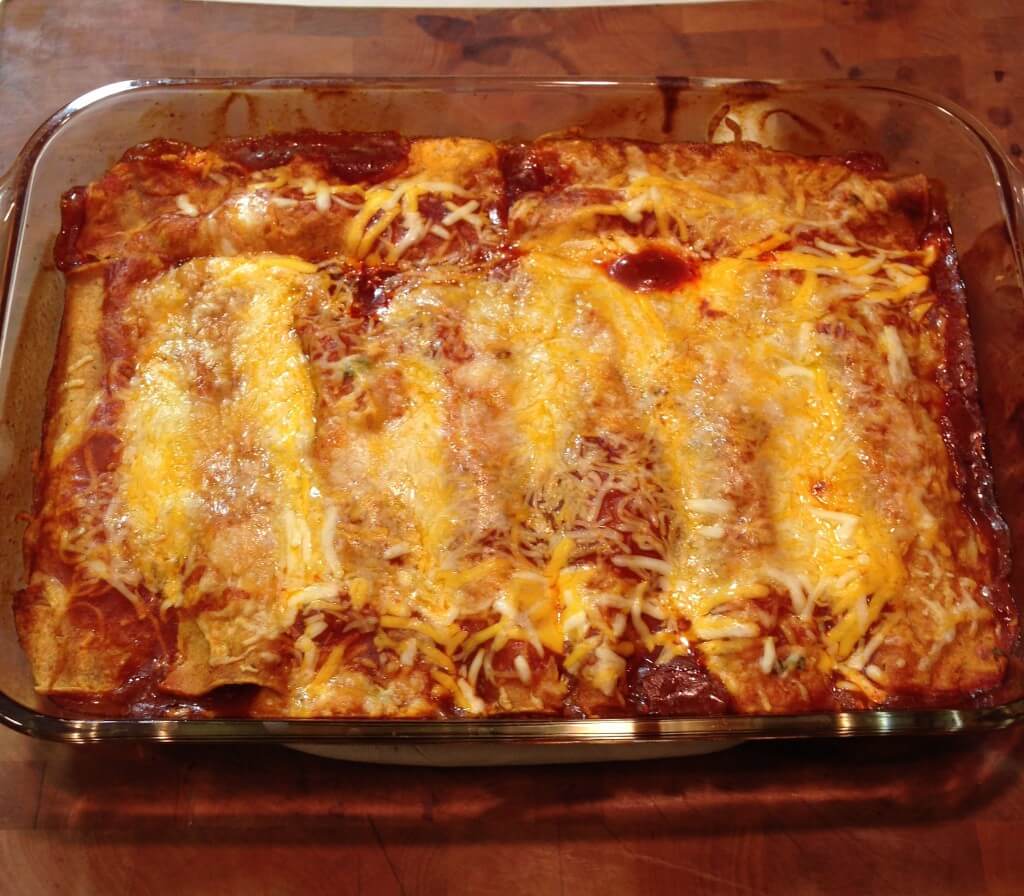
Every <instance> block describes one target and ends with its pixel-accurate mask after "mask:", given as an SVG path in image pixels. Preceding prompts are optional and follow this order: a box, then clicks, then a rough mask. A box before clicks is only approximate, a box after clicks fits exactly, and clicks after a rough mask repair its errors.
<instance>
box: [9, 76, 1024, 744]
mask: <svg viewBox="0 0 1024 896" xmlns="http://www.w3.org/2000/svg"><path fill="white" fill-rule="evenodd" d="M298 128H314V129H320V130H331V129H353V130H360V129H366V130H383V129H394V130H398V131H401V132H403V133H406V134H429V135H462V136H476V137H484V138H489V139H507V138H516V137H519V138H530V137H535V136H537V135H540V134H544V133H550V132H554V131H561V130H565V129H567V128H576V129H579V130H580V131H582V133H583V134H584V135H585V136H595V137H597V136H618V137H626V138H630V139H642V140H655V141H657V140H669V139H670V140H691V141H712V142H723V141H731V140H733V139H734V138H735V136H736V135H737V134H738V135H740V136H742V137H743V138H745V139H751V140H756V141H757V142H759V143H761V144H763V145H766V146H769V147H772V148H775V149H784V150H789V151H793V152H797V153H804V154H813V155H817V154H829V155H841V154H844V153H850V152H862V151H868V152H877V153H880V154H882V155H883V156H885V157H886V158H887V159H888V161H889V163H890V167H891V169H892V170H893V171H894V172H897V173H900V174H909V173H918V172H920V173H924V174H926V175H928V176H930V177H933V178H937V179H938V180H940V181H941V182H942V183H943V184H944V186H945V189H946V192H947V198H948V202H949V211H950V216H951V219H952V223H953V228H954V233H955V236H956V241H957V245H958V247H959V251H960V257H961V265H962V267H961V270H962V274H963V276H964V279H965V281H966V283H967V288H968V298H969V303H970V313H971V325H972V330H973V334H974V340H975V347H976V352H977V356H978V357H977V361H978V370H979V378H980V386H981V397H982V407H983V411H984V413H985V417H986V422H987V426H988V437H989V449H990V454H991V459H992V465H993V469H994V472H995V479H996V488H997V496H998V499H999V503H1000V506H1001V509H1002V511H1003V514H1004V516H1005V518H1006V520H1007V522H1008V524H1009V527H1010V533H1011V539H1012V544H1013V548H1014V549H1016V548H1017V547H1018V545H1021V546H1022V547H1024V489H1022V487H1021V486H1022V484H1024V478H1022V476H1021V471H1020V461H1021V460H1024V452H1022V450H1021V440H1022V438H1024V416H1022V414H1024V410H1022V409H1024V361H1022V360H1018V357H1019V356H1018V353H1017V352H1016V350H1015V349H1016V345H1015V342H1016V334H1018V333H1021V332H1024V329H1022V328H1024V302H1022V280H1021V251H1020V248H1021V233H1022V230H1024V176H1022V175H1021V174H1020V173H1019V172H1018V171H1017V170H1016V169H1015V168H1014V167H1013V165H1012V163H1011V162H1010V161H1009V160H1008V159H1007V157H1006V156H1005V154H1004V153H1003V152H1002V151H1001V150H1000V149H999V148H998V145H997V144H996V142H995V140H994V138H993V137H992V136H991V135H990V134H989V133H988V132H987V131H986V130H985V128H984V127H983V126H981V125H980V124H979V123H978V122H977V121H976V120H975V119H974V118H973V117H971V116H970V115H969V114H967V113H966V112H964V111H963V110H961V109H959V108H957V107H954V106H952V105H951V104H949V103H947V102H945V101H944V100H941V99H939V98H936V97H931V96H927V95H923V94H921V93H919V92H912V91H909V90H907V89H906V88H904V87H902V86H897V85H887V84H873V83H869V82H857V83H848V82H820V83H780V82H770V83H768V82H757V83H752V82H734V81H726V80H706V79H705V80H696V79H660V80H657V81H614V82H612V81H566V80H557V81H556V80H551V81H544V80H515V79H482V78H475V79H466V78H460V79H441V78H437V79H420V80H358V79H352V80H343V81H337V80H330V81H328V80H316V79H313V80H278V79H262V80H231V81H220V80H152V81H132V82H125V83H121V84H113V85H109V86H107V87H103V88H100V89H98V90H95V91H93V92H92V93H89V94H87V95H85V96H83V97H81V98H80V99H78V100H76V101H74V102H73V103H71V104H70V105H68V106H67V107H66V108H64V109H63V110H61V111H60V112H58V113H57V114H56V115H54V116H53V117H52V118H51V119H50V120H49V121H47V122H46V123H45V124H43V125H42V126H41V127H40V128H39V130H38V131H37V132H36V133H35V135H33V137H32V138H31V140H30V141H29V142H28V144H27V145H26V147H25V148H24V150H23V151H22V152H21V154H20V155H19V156H18V158H17V159H16V161H15V163H14V165H13V166H12V168H11V170H10V171H9V172H8V173H7V174H6V175H5V176H4V179H3V181H2V183H0V208H2V211H3V215H2V219H0V240H2V242H0V248H2V250H3V251H2V256H0V258H2V263H3V268H2V272H0V273H2V278H3V279H2V284H3V331H2V341H0V395H2V398H3V402H4V414H3V421H2V426H0V483H2V497H0V501H2V506H3V507H4V510H5V519H6V523H7V525H6V526H4V527H3V529H2V533H0V557H2V561H3V562H2V565H0V568H2V570H3V572H2V579H0V605H2V606H0V721H3V722H4V723H6V724H7V725H9V726H11V727H12V728H15V729H17V730H20V731H23V732H25V733H27V734H31V735H34V736H38V737H43V738H48V739H54V740H62V741H68V742H90V741H103V740H114V739H122V740H123V739H132V740H160V741H255V740H260V741H276V742H288V743H296V742H300V743H304V744H309V745H313V744H317V745H321V746H322V747H323V748H325V749H326V748H329V749H331V750H333V751H334V755H345V756H351V757H358V758H377V759H380V758H386V759H392V760H399V761H424V760H426V761H438V762H450V761H460V762H480V763H491V762H505V761H546V760H548V759H552V758H561V759H564V758H569V759H583V758H641V757H643V756H651V755H667V754H679V753H687V752H703V751H705V750H708V749H714V748H716V747H718V746H721V745H722V744H723V743H728V742H731V741H735V740H738V739H746V738H778V737H809V736H822V735H831V736H848V735H865V734H873V735H877V734H906V733H933V732H948V731H961V730H977V729H985V728H997V727H1002V726H1006V725H1009V724H1012V723H1013V722H1014V721H1016V720H1017V718H1018V717H1020V716H1021V715H1022V714H1024V682H1022V681H1021V676H1019V675H1016V674H1015V675H1012V676H1011V679H1010V680H1008V681H1007V682H1006V684H1005V685H1004V687H1003V688H1002V689H1001V690H1000V692H999V693H998V694H997V695H994V697H993V698H992V700H991V701H989V703H988V704H987V705H984V706H978V707H974V708H969V709H935V710H920V711H910V710H899V711H888V710H887V711H864V712H844V713H833V714H826V713H822V714H812V715H797V716H718V717H713V718H711V717H709V718H664V719H593V720H563V719H531V720H515V719H492V720H487V721H475V720H452V721H433V720H432V721H379V720H375V721H362V720H256V719H238V720H236V719H213V720H158V721H153V720H137V719H98V718H94V717H85V716H81V717H76V716H74V715H73V714H71V713H69V712H68V711H66V710H60V709H58V708H56V707H55V706H53V705H52V704H50V703H49V702H48V701H47V700H46V699H45V698H43V697H40V696H39V695H37V694H36V693H35V692H34V691H33V689H32V684H31V676H30V674H29V670H28V665H27V662H26V660H25V658H24V656H23V654H22V651H21V649H20V647H19V645H18V643H17V636H16V634H15V630H14V625H13V617H12V613H11V611H10V600H11V597H12V595H13V593H14V591H15V590H16V589H17V588H18V587H19V586H20V584H21V577H22V558H21V538H22V531H23V526H22V525H21V524H19V522H18V520H19V518H21V516H22V515H23V514H25V513H26V512H27V511H28V510H29V507H30V501H31V492H32V459H33V456H34V454H35V451H36V450H37V447H38V444H39V438H40V430H41V421H42V413H43V395H44V388H45V383H46V378H47V376H48V374H49V370H50V367H51V364H52V361H53V356H54V351H55V345H56V337H57V332H58V329H59V326H60V318H61V311H62V303H63V281H62V278H61V276H60V274H59V273H58V272H57V271H56V269H55V268H54V266H53V264H52V261H51V256H52V247H53V239H54V237H55V234H56V231H57V228H58V221H59V200H60V195H61V193H62V192H63V191H64V190H65V189H67V188H68V187H70V186H72V185H73V184H77V183H82V182H87V181H89V180H92V179H94V178H96V177H97V176H99V175H100V174H101V173H102V172H103V171H104V170H105V169H106V168H107V167H108V166H109V165H110V164H111V163H113V162H114V161H115V160H116V159H117V158H118V157H119V156H120V155H121V153H122V152H123V151H124V150H125V149H126V148H127V147H129V146H132V145H134V144H136V143H140V142H142V141H145V140H149V139H152V138H155V137H169V138H174V139H179V140H184V141H188V142H191V143H196V144H205V143H209V142H211V141H213V140H216V139H218V138H220V137H225V136H242V135H251V134H257V133H261V132H265V131H269V130H294V129H298ZM1015 553H1016V550H1015ZM1011 585H1012V588H1013V592H1014V598H1015V600H1016V601H1017V604H1018V607H1020V608H1021V610H1022V611H1024V572H1022V571H1021V570H1020V569H1018V570H1016V571H1015V572H1014V574H1013V577H1012V579H1011ZM383 748H386V753H382V752H381V750H382V749H383Z"/></svg>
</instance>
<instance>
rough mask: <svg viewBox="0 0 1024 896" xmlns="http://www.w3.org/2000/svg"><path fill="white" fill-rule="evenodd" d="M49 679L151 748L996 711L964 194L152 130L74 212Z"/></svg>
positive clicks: (808, 172) (50, 443) (753, 158)
mask: <svg viewBox="0 0 1024 896" xmlns="http://www.w3.org/2000/svg"><path fill="white" fill-rule="evenodd" d="M62 211H63V222H62V229H61V234H60V237H59V239H58V242H57V246H56V260H57V264H58V266H59V267H60V268H61V269H62V270H63V271H64V273H65V276H66V281H67V297H66V309H65V316H64V322H63V327H62V332H61V337H60V344H59V349H58V354H57V358H56V362H55V366H54V370H53V374H52V377H51V384H50V393H49V405H48V408H47V415H46V426H45V434H44V441H43V446H42V451H41V453H40V458H39V462H38V476H37V494H36V503H35V509H34V513H33V516H32V519H31V522H30V524H29V527H28V531H27V535H26V556H27V562H28V570H29V578H28V584H27V587H26V588H25V589H24V590H23V591H22V592H21V593H20V594H19V596H18V598H17V600H16V606H15V612H16V619H17V624H18V628H19V632H20V635H21V640H22V643H23V644H24V646H25V649H26V651H27V653H28V656H29V659H30V661H31V665H32V669H33V672H34V676H35V682H36V686H37V688H38V689H39V690H40V691H41V692H43V693H46V694H49V695H52V696H54V697H56V698H58V699H61V700H65V701H66V700H73V701H75V702H76V703H77V705H83V706H87V707H93V708H95V709H96V710H97V711H103V712H119V713H123V714H130V715H143V716H145V715H149V716H162V715H163V716H181V715H195V714H218V713H220V714H223V713H232V714H247V715H254V716H287V717H317V716H325V717H326V716H333V717H442V716H443V717H449V716H463V715H464V716H496V715H515V714H531V715H548V716H560V715H566V716H575V717H587V716H605V717H607V716H636V715H679V714H700V715H706V714H712V713H727V712H737V713H795V712H806V711H812V710H836V709H864V708H873V707H888V706H915V705H922V706H923V705H957V704H962V703H965V702H970V701H977V700H979V699H982V700H983V699H985V697H984V695H985V693H986V692H987V691H990V690H991V689H992V688H993V687H995V686H996V685H997V684H998V683H999V682H1000V681H1001V680H1002V678H1003V676H1004V673H1005V670H1006V665H1007V656H1008V654H1009V652H1010V651H1011V649H1012V647H1013V644H1014V642H1015V639H1016V635H1017V619H1016V615H1015V611H1014V610H1013V607H1012V603H1011V601H1010V599H1009V595H1008V588H1007V565H1008V554H1007V547H1006V538H1005V532H1004V526H1003V524H1002V522H1001V521H1000V519H999V517H998V515H997V512H996V510H995V506H994V501H993V496H992V486H991V477H990V475H989V470H988V466H987V462H986V458H985V453H984V445H983V434H982V426H981V421H980V416H979V412H978V405H977V397H976V386H975V380H974V368H973V356H972V350H971V346H970V340H969V333H968V329H967V318H966V306H965V301H964V294H963V287H962V285H961V282H960V280H959V276H958V273H957V266H956V257H955V251H954V247H953V243H952V239H951V234H950V230H949V227H948V224H947V221H946V218H945V214H944V210H943V204H942V199H941V193H940V191H939V189H938V187H937V186H936V185H934V184H931V183H929V182H928V181H927V180H926V179H925V178H923V177H908V178H893V177H890V176H889V175H888V174H887V173H886V172H885V170H884V165H883V163H882V162H881V160H879V159H875V158H869V157H854V158H846V159H831V158H803V157H797V156H792V155H786V154H782V153H777V152H772V151H768V150H766V149H763V148H761V147H759V146H756V145H752V144H745V143H736V144H733V145H718V146H710V145H697V144H644V143H638V142H628V141H616V140H583V139H574V138H558V139H543V140H539V141H535V142H532V143H526V144H495V143H490V142H486V141H481V140H472V139H463V138H458V139H405V138H403V137H401V136H399V135H396V134H388V133H379V134H364V133H336V134H321V133H312V132H308V133H299V134H290V135H281V134H277V135H271V136H267V137H261V138H251V139H242V140H227V141H222V142H221V143H218V144H215V145H213V146H210V147H207V148H196V147H192V146H188V145H184V144H181V143H176V142H172V141H167V140H158V141H154V142H152V143H149V144H145V145H142V146H139V147H136V148H134V149H132V150H130V151H129V152H128V153H127V154H126V155H125V156H124V157H123V158H122V159H121V161H120V162H118V163H117V164H116V165H114V166H113V167H112V168H111V169H110V170H109V171H108V172H107V173H106V174H105V175H104V176H103V177H102V178H100V179H99V180H97V181H96V182H94V183H92V184H90V185H88V186H86V187H79V188H75V189H74V190H72V191H70V192H69V193H68V194H66V196H65V199H64V203H63V209H62Z"/></svg>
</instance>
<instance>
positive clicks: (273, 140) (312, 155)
mask: <svg viewBox="0 0 1024 896" xmlns="http://www.w3.org/2000/svg"><path fill="white" fill-rule="evenodd" d="M216 150H217V151H218V152H219V153H220V154H221V155H222V156H223V157H224V158H225V159H228V160H229V161H232V162H235V163H236V164H238V165H241V166H242V167H243V168H246V169H247V170H249V171H262V170H264V169H267V168H277V167H280V166H282V165H287V164H288V163H289V162H290V161H292V159H296V158H301V159H306V160H307V161H310V162H316V163H318V164H320V165H322V166H323V167H324V170H325V173H327V174H328V175H329V176H330V177H332V178H335V179H337V180H338V181H340V182H341V183H346V184H359V183H365V184H375V183H379V182H381V181H384V180H387V179H388V178H390V177H395V176H397V175H399V174H401V172H402V170H403V169H404V168H405V166H406V164H407V163H408V158H409V142H408V141H407V140H406V139H405V138H404V137H402V136H401V135H400V134H397V133H395V132H394V131H380V132H376V133H361V132H353V131H337V132H334V133H322V132H319V131H298V132H296V133H292V134H285V133H282V134H270V135H268V136H265V137H247V138H238V139H230V140H224V141H222V142H221V143H219V144H217V146H216Z"/></svg>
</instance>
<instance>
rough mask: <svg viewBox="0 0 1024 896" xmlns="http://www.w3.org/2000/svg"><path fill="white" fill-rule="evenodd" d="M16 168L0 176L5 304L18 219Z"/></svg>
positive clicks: (0, 277) (0, 269)
mask: <svg viewBox="0 0 1024 896" xmlns="http://www.w3.org/2000/svg"><path fill="white" fill-rule="evenodd" d="M15 172H16V168H11V169H9V170H8V171H5V172H4V173H3V174H2V175H0V288H2V290H3V292H2V293H0V295H2V296H4V297H5V299H4V301H5V303H6V296H7V292H8V290H9V288H10V276H11V266H12V262H13V259H14V251H13V249H14V246H13V245H12V244H13V241H14V226H15V224H16V223H17V218H18V206H19V202H18V195H17V190H16V189H15V180H16V178H15Z"/></svg>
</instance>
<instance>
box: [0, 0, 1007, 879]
mask: <svg viewBox="0 0 1024 896" xmlns="http://www.w3.org/2000/svg"><path fill="white" fill-rule="evenodd" d="M0 15H2V31H0V101H2V109H3V113H4V127H3V128H2V129H0V167H6V166H7V165H8V164H9V163H10V162H11V160H12V159H13V158H14V156H15V154H16V153H17V151H18V149H19V148H20V147H21V145H22V144H23V143H24V141H25V139H26V138H27V137H28V136H29V134H30V133H31V132H32V130H33V129H34V128H35V126H36V125H37V124H38V123H39V122H40V121H41V120H42V119H43V118H44V117H45V116H46V115H47V114H49V113H50V112H52V111H54V110H55V109H57V108H58V107H60V106H61V105H62V104H64V103H65V102H67V101H68V100H70V99H72V98H73V97H75V96H77V95H79V94H81V93H83V92H85V91H86V90H88V89H90V88H92V87H96V86H98V85H101V84H104V83H106V82H110V81H115V80H121V79H125V78H132V77H141V76H173V75H224V74H239V75H243V74H281V75H284V74H301V75H311V74H328V75H330V74H339V75H340V74H349V73H358V74H379V75H415V74H438V73H444V74H461V73H466V74H469V73H499V74H500V73H516V74H524V75H525V74H532V75H556V74H557V75H560V74H570V75H584V76H595V77H596V76H611V75H690V76H694V75H725V76H740V77H750V78H759V77H761V78H763V77H804V78H820V77H849V78H885V79H896V80H901V81H906V82H909V83H913V84H918V85H921V86H924V87H927V88H930V89H932V90H935V91H938V92H940V93H942V94H945V95H946V96H948V97H950V98H952V99H954V100H957V101H959V102H961V103H963V104H964V105H966V106H967V107H968V108H970V109H971V110H972V111H973V112H974V113H975V114H976V115H978V116H979V117H980V118H981V119H982V120H984V121H985V122H986V123H987V124H988V125H989V126H990V127H991V128H992V129H993V130H994V132H995V133H996V134H997V136H998V137H999V139H1000V140H1001V141H1002V143H1003V145H1004V146H1005V147H1006V148H1007V149H1008V150H1009V152H1010V153H1011V154H1012V155H1015V156H1020V155H1021V146H1022V145H1024V65H1022V61H1024V57H1022V50H1021V47H1022V45H1024V4H1022V3H1021V2H1020V0H1002V2H996V0H990V2H979V0H976V2H959V0H814V2H798V0H762V2H739V3H729V4H721V5H720V4H707V5H698V6H682V7H672V6H663V7H642V8H633V9H578V10H561V11H557V12H556V11H536V10H532V11H490V12H485V13H483V12H481V13H474V12H472V11H445V12H444V13H443V14H442V13H435V12H430V11H429V10H420V11H397V10H392V11H387V12H385V11H373V10H349V11H339V10H325V9H302V8H292V7H280V8H279V7H267V6H238V5H234V4H230V5H220V4H206V3H195V2H184V0H169V2H159V0H137V2H133V3H123V4H121V3H114V2H111V0H49V2H48V0H7V2H2V0H0ZM5 522H6V521H5ZM1022 737H1024V731H1015V730H1014V731H1007V732H1002V733H998V734H993V735H990V736H987V737H947V738H931V739H918V740H904V739H901V740H887V741H881V740H879V741H857V742H841V743H840V742H811V743H775V744H748V745H744V746H741V747H738V748H736V749H733V750H730V751H727V752H724V753H720V754H717V755H711V756H705V757H699V758H691V759H685V760H677V761H658V762H649V763H641V764H624V765H594V766H587V767H555V766H551V767H542V768H521V769H477V770H472V769H466V770H451V769H449V770H432V769H426V770H425V769H404V768H388V767H375V766H366V765H354V764H345V763H332V762H330V761H328V760H323V759H317V758H314V757H310V756H305V755H300V754H298V753H294V752H290V751H287V750H285V749H279V748H269V747H251V746H223V747H194V748H183V747H132V746H109V747H106V746H105V747H80V748H71V747H63V746H58V745H53V744H43V743H38V742H34V741H31V740H29V739H27V738H23V737H21V736H19V735H16V734H14V733H11V732H7V731H0V894H7V893H10V894H26V896H35V894H43V893H61V894H92V893H103V894H108V893H109V894H120V893H131V894H164V893H167V894H171V893H174V894H179V893H181V894H203V893H218V894H233V893H245V894H247V896H256V894H288V893H303V894H313V893H332V894H339V896H341V894H349V893H363V892H365V893H369V894H374V896H377V894H381V896H384V894H391V893H399V894H447V893H452V894H460V893H479V892H483V891H487V892H489V893H502V894H503V893H509V894H511V893H521V892H529V893H536V894H549V893H550V894H555V893H557V894H575V893H634V892H640V893H655V892H658V893H684V892H685V893H692V894H708V893H714V894H718V893H736V894H761V893H778V892H783V891H784V892H785V893H786V894H787V896H797V894H805V893H806V894H811V893H835V894H847V893H849V894H857V896H863V894H865V893H876V892H877V893H896V894H916V893H920V894H945V893H949V894H968V893H985V894H1016V893H1021V892H1024V847H1022V846H1021V844H1020V840H1021V836H1022V833H1024V777H1022V768H1024V743H1022Z"/></svg>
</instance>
